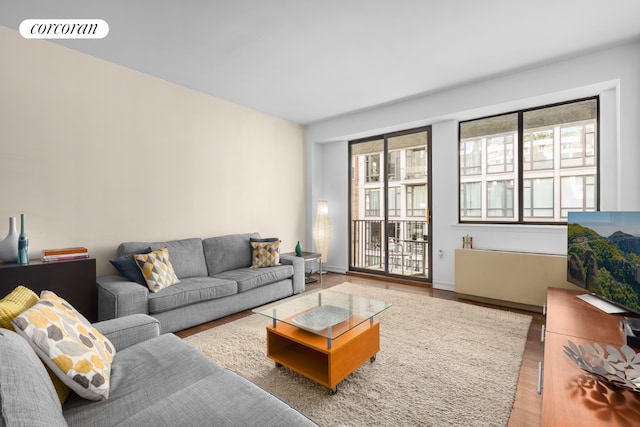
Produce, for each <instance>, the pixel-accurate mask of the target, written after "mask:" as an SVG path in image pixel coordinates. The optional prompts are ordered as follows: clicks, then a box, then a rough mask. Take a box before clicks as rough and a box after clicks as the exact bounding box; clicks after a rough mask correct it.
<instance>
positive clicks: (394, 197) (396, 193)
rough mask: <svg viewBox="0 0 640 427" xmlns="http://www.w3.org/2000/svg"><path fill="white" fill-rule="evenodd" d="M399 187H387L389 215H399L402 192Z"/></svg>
mask: <svg viewBox="0 0 640 427" xmlns="http://www.w3.org/2000/svg"><path fill="white" fill-rule="evenodd" d="M401 190H402V189H401V188H400V187H389V209H388V212H389V216H400V214H401V206H400V195H401V194H402V191H401Z"/></svg>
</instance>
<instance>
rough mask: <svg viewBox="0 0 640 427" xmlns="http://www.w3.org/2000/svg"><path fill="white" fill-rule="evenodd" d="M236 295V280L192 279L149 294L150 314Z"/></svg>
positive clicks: (205, 277) (206, 277)
mask: <svg viewBox="0 0 640 427" xmlns="http://www.w3.org/2000/svg"><path fill="white" fill-rule="evenodd" d="M236 293H238V284H237V283H236V282H235V281H234V280H229V279H223V278H220V279H216V278H213V277H209V276H204V277H190V278H188V279H183V280H181V281H180V283H178V284H175V285H173V286H170V287H168V288H165V289H162V290H161V291H159V292H156V293H149V302H148V306H149V313H150V314H154V313H161V312H163V311H168V310H172V309H174V308H178V307H183V306H186V305H191V304H195V303H198V302H202V301H208V300H212V299H216V298H222V297H226V296H229V295H233V294H236Z"/></svg>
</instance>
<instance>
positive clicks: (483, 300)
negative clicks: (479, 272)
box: [458, 294, 543, 313]
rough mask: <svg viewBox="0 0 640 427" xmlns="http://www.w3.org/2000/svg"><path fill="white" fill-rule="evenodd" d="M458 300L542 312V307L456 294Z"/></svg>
mask: <svg viewBox="0 0 640 427" xmlns="http://www.w3.org/2000/svg"><path fill="white" fill-rule="evenodd" d="M458 299H463V300H467V301H475V302H481V303H483V304H491V305H497V306H500V307H508V308H515V309H518V310H525V311H531V312H533V313H542V312H543V310H542V307H540V306H537V305H530V304H522V303H518V302H513V301H503V300H499V299H493V298H485V297H479V296H477V295H468V294H458Z"/></svg>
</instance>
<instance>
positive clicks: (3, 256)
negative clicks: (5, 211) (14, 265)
mask: <svg viewBox="0 0 640 427" xmlns="http://www.w3.org/2000/svg"><path fill="white" fill-rule="evenodd" d="M0 260H2V261H4V262H16V261H18V231H17V228H16V217H15V216H12V217H9V233H8V234H7V237H5V238H4V240H3V241H2V242H0Z"/></svg>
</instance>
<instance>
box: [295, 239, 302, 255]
mask: <svg viewBox="0 0 640 427" xmlns="http://www.w3.org/2000/svg"><path fill="white" fill-rule="evenodd" d="M296 255H297V256H302V246H300V242H298V244H297V245H296Z"/></svg>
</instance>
